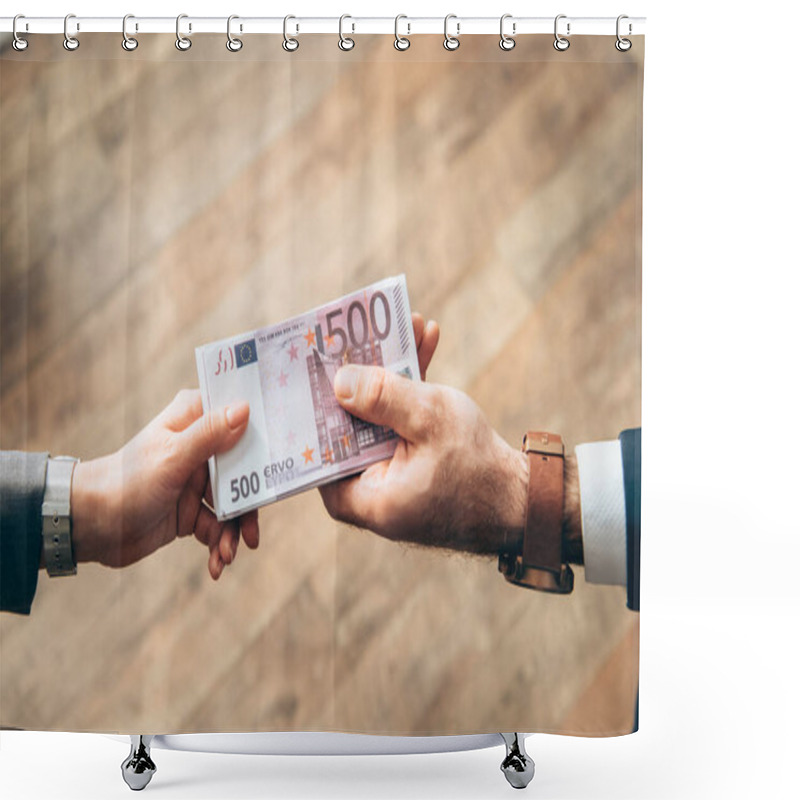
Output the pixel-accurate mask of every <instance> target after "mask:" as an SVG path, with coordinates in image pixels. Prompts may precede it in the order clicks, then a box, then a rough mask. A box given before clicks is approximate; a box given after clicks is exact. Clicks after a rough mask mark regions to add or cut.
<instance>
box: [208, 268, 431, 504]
mask: <svg viewBox="0 0 800 800" xmlns="http://www.w3.org/2000/svg"><path fill="white" fill-rule="evenodd" d="M195 357H196V360H197V373H198V378H199V381H200V392H201V394H202V397H203V410H204V411H205V412H208V411H211V410H216V409H219V408H224V407H225V406H226V405H228V404H229V403H232V402H235V401H237V400H247V401H248V402H249V403H250V421H249V423H248V425H247V430H246V431H245V434H244V436H243V437H242V438H241V440H240V441H239V442H238V443H237V444H236V446H235V447H233V448H232V449H231V450H229V451H227V452H226V453H221V454H219V455H216V456H214V457H212V458H211V460H210V461H209V472H210V479H211V487H212V492H213V496H214V509H215V511H216V514H217V517H218V519H221V520H222V519H229V518H231V517H235V516H238V515H239V514H242V513H243V512H245V511H248V510H249V509H251V508H257V507H258V506H263V505H265V504H267V503H273V502H275V501H276V500H280V499H282V498H284V497H288V496H289V495H292V494H296V493H297V492H302V491H305V490H306V489H311V488H313V487H315V486H320V485H321V484H324V483H328V482H330V481H335V480H337V479H338V478H342V477H344V476H346V475H352V474H354V473H356V472H360V471H361V470H363V469H365V468H366V467H367V466H369V465H370V464H372V463H374V462H376V461H380V460H382V459H386V458H390V457H391V455H392V453H394V449H395V446H396V444H397V436H396V434H395V433H394V432H393V431H391V430H389V429H388V428H383V427H379V426H376V425H371V424H369V423H367V422H364V421H362V420H360V419H357V418H356V417H353V416H352V415H351V414H349V413H347V412H346V411H345V410H344V409H343V408H342V407H341V406H340V405H339V403H338V402H337V400H336V397H335V395H334V391H333V381H334V377H335V375H336V371H337V370H338V369H339V367H341V366H342V365H343V364H348V363H351V364H374V365H378V366H382V367H385V368H386V369H388V370H390V371H392V372H395V373H399V374H402V375H405V376H407V377H408V378H412V379H414V380H419V377H420V374H419V363H418V361H417V350H416V345H415V342H414V331H413V327H412V324H411V308H410V305H409V301H408V291H407V288H406V279H405V276H404V275H400V276H397V277H393V278H387V279H386V280H383V281H379V282H378V283H374V284H372V285H371V286H368V287H366V288H365V289H362V290H361V291H358V292H354V293H353V294H349V295H347V296H346V297H341V298H339V299H338V300H335V301H333V302H332V303H328V304H327V305H324V306H320V307H319V308H316V309H314V310H312V311H308V312H306V313H305V314H301V315H300V316H297V317H293V318H291V319H287V320H285V321H283V322H280V323H278V324H277V325H271V326H269V327H266V328H261V329H260V330H257V331H250V332H248V333H243V334H242V335H240V336H234V337H232V338H230V339H225V340H223V341H219V342H214V343H213V344H207V345H203V346H202V347H198V348H197V349H196V350H195Z"/></svg>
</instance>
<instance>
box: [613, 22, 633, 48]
mask: <svg viewBox="0 0 800 800" xmlns="http://www.w3.org/2000/svg"><path fill="white" fill-rule="evenodd" d="M623 19H629V17H628V15H627V14H620V15H619V16H618V17H617V41H616V42H614V47H616V48H617V50H619V51H620V53H625V52H627V51H628V50H630V49H631V47H633V42H632V41H631V40H630V39H623V38H622V37H621V36H620V35H619V23H620V22H622V20H623ZM630 32H631V26H630V24H628V35H630Z"/></svg>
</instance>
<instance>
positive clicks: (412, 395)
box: [333, 364, 429, 442]
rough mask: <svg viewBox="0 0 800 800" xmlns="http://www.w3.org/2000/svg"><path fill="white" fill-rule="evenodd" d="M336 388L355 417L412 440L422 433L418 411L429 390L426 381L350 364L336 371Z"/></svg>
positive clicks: (341, 399) (342, 404) (334, 386)
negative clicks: (384, 426)
mask: <svg viewBox="0 0 800 800" xmlns="http://www.w3.org/2000/svg"><path fill="white" fill-rule="evenodd" d="M333 388H334V391H335V392H336V399H337V400H338V401H339V403H340V404H341V406H342V407H343V408H344V409H345V410H347V411H349V412H350V413H351V414H353V415H355V416H356V417H359V418H360V419H363V420H366V421H367V422H372V423H374V424H376V425H386V426H387V427H389V428H392V429H393V430H394V431H396V432H397V433H399V434H400V436H402V437H403V438H404V439H407V440H409V441H412V442H413V441H417V440H418V439H419V437H420V436H421V435H422V433H423V431H422V430H421V429H420V421H421V419H420V415H419V414H418V411H419V408H420V405H421V403H422V397H421V395H422V394H423V393H424V392H426V391H428V389H429V387H427V386H426V385H425V384H424V383H421V382H419V381H412V380H410V379H408V378H405V377H403V376H401V375H395V374H394V373H392V372H388V371H387V370H385V369H383V367H369V366H362V365H360V364H347V365H346V366H344V367H342V368H341V369H340V370H339V371H338V372H337V373H336V378H335V380H334V384H333Z"/></svg>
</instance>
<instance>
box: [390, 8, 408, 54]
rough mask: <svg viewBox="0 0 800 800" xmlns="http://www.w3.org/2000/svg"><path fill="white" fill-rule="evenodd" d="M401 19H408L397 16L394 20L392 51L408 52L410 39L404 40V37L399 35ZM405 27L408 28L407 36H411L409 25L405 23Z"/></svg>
mask: <svg viewBox="0 0 800 800" xmlns="http://www.w3.org/2000/svg"><path fill="white" fill-rule="evenodd" d="M401 19H408V17H407V16H406V15H405V14H398V15H397V16H396V17H395V18H394V49H395V50H400V51H402V50H408V48H409V47H411V39H406V38H405V36H401V35H400V30H399V26H400V20H401ZM406 26H407V27H408V35H411V23H410V22H407V23H406Z"/></svg>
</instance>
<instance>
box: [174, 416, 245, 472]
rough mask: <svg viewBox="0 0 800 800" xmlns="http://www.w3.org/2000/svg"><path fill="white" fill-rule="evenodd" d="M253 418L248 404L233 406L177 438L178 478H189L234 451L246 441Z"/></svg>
mask: <svg viewBox="0 0 800 800" xmlns="http://www.w3.org/2000/svg"><path fill="white" fill-rule="evenodd" d="M249 416H250V406H249V405H248V404H247V403H233V404H231V405H229V406H226V407H225V408H222V409H218V410H217V411H209V412H208V413H207V414H203V415H202V416H201V417H199V418H198V419H196V420H195V421H194V422H193V423H192V424H191V425H189V427H188V428H186V430H184V431H181V432H180V433H178V434H176V437H177V441H176V443H175V446H176V452H177V459H176V460H177V464H176V469H177V472H178V475H177V476H176V477H178V478H180V477H181V476H183V475H185V476H186V477H188V476H189V475H190V474H191V473H192V472H193V471H194V470H195V469H197V467H199V466H200V465H201V464H203V463H204V462H205V461H208V459H209V458H211V456H212V455H214V454H215V453H224V452H225V451H226V450H230V448H231V447H233V446H234V445H235V444H236V442H238V441H239V439H241V438H242V435H243V434H244V431H245V429H246V428H247V420H248V418H249ZM186 477H184V478H183V480H186Z"/></svg>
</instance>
